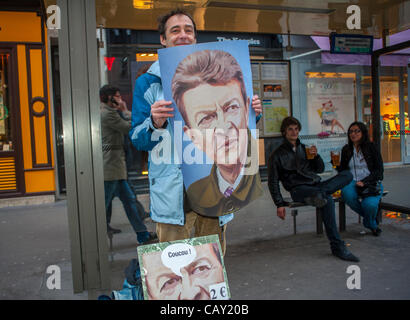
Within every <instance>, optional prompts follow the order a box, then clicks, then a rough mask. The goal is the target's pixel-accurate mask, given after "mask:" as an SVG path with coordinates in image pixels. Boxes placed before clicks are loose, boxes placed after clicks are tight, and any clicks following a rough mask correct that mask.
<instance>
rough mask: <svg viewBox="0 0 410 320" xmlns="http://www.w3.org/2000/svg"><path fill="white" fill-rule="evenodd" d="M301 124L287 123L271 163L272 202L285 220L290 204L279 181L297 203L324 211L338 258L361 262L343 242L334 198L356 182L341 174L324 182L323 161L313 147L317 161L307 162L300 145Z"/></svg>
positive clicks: (344, 173) (285, 121)
mask: <svg viewBox="0 0 410 320" xmlns="http://www.w3.org/2000/svg"><path fill="white" fill-rule="evenodd" d="M301 129H302V126H301V124H300V122H299V121H298V120H297V119H296V118H293V117H287V118H285V119H283V121H282V124H281V129H280V130H281V133H282V136H283V137H284V142H283V143H282V144H281V145H280V146H279V147H278V149H276V150H275V151H274V152H273V153H272V154H271V156H270V157H269V161H268V186H269V191H270V193H271V195H272V199H273V201H274V202H275V205H276V206H277V215H278V217H279V218H281V219H285V215H286V208H285V207H286V206H287V203H286V202H285V201H284V200H283V198H282V195H281V193H280V189H279V181H281V182H282V184H283V187H284V188H285V189H286V190H287V191H289V192H290V195H291V197H292V199H293V201H297V202H305V203H306V204H309V205H312V206H315V207H317V208H321V209H322V210H321V212H322V218H323V222H324V225H325V229H326V235H327V237H328V239H329V241H330V248H331V250H332V254H333V255H335V256H336V257H338V258H340V259H343V260H348V261H354V262H358V261H359V259H358V258H357V257H356V256H354V255H353V254H352V253H351V252H349V251H348V250H347V248H346V246H345V244H344V242H343V241H342V240H341V239H340V235H339V232H338V231H337V226H336V218H335V204H334V201H333V198H332V194H333V193H334V192H335V191H337V190H339V189H341V188H343V187H344V186H346V185H348V184H349V183H350V181H352V174H351V173H350V172H349V171H348V170H345V171H341V172H339V174H338V175H337V176H335V177H333V178H331V179H329V180H326V181H321V178H320V177H319V176H318V175H317V173H322V172H323V171H324V164H323V160H322V158H321V157H320V155H319V154H317V149H316V147H313V154H314V158H313V159H312V160H307V157H306V151H305V145H304V144H302V143H300V141H299V132H300V130H301Z"/></svg>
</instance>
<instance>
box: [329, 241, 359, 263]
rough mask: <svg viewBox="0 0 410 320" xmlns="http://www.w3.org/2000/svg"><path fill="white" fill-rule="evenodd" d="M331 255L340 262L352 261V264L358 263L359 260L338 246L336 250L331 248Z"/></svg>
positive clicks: (344, 248) (343, 246) (342, 246)
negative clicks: (340, 260)
mask: <svg viewBox="0 0 410 320" xmlns="http://www.w3.org/2000/svg"><path fill="white" fill-rule="evenodd" d="M332 254H333V255H334V256H336V257H338V258H340V259H342V260H346V261H353V262H359V261H360V260H359V258H358V257H356V256H355V255H354V254H353V253H351V252H350V251H349V250H347V248H346V246H345V245H344V244H343V245H340V246H338V247H336V248H332Z"/></svg>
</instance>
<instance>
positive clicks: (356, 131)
mask: <svg viewBox="0 0 410 320" xmlns="http://www.w3.org/2000/svg"><path fill="white" fill-rule="evenodd" d="M360 132H362V131H361V130H360V129H355V130H349V134H352V133H360Z"/></svg>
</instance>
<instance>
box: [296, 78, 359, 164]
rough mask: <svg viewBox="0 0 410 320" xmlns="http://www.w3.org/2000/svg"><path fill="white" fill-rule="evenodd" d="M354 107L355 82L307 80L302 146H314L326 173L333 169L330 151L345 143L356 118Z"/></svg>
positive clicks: (351, 80)
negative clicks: (305, 120) (305, 135)
mask: <svg viewBox="0 0 410 320" xmlns="http://www.w3.org/2000/svg"><path fill="white" fill-rule="evenodd" d="M355 105H356V103H355V82H354V78H343V77H335V78H333V77H322V78H308V80H307V118H308V133H307V139H306V137H305V139H302V142H303V143H305V144H306V145H310V144H314V145H316V147H317V148H318V152H319V154H320V155H321V157H322V159H323V161H324V162H325V165H326V168H325V170H326V171H329V170H331V169H332V166H331V164H330V151H332V150H341V148H342V147H343V146H344V145H345V144H346V143H347V134H346V131H347V129H348V127H349V125H350V124H351V123H352V122H354V121H355V118H356V109H355Z"/></svg>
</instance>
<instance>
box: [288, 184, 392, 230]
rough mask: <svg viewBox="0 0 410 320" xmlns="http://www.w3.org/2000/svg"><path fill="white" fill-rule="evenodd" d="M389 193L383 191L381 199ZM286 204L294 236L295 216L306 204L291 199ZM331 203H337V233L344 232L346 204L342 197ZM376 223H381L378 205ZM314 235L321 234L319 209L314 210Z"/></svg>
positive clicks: (321, 224)
mask: <svg viewBox="0 0 410 320" xmlns="http://www.w3.org/2000/svg"><path fill="white" fill-rule="evenodd" d="M388 193H389V192H388V191H384V192H383V195H382V197H384V196H386V195H387V194H388ZM284 200H285V201H286V202H287V203H288V207H289V208H290V209H291V211H290V213H291V215H292V217H293V234H296V216H297V215H298V209H295V208H300V207H307V206H309V205H308V204H306V203H304V202H295V201H293V200H292V199H289V198H287V199H284ZM333 201H334V202H335V203H336V202H338V203H339V231H340V232H343V231H346V204H345V202H344V201H343V200H342V197H333ZM376 221H377V222H378V223H381V222H382V209H381V207H380V203H379V210H378V212H377V217H376ZM359 223H361V216H359ZM316 234H323V220H322V214H321V209H319V208H316Z"/></svg>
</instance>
